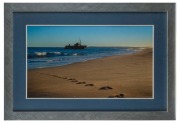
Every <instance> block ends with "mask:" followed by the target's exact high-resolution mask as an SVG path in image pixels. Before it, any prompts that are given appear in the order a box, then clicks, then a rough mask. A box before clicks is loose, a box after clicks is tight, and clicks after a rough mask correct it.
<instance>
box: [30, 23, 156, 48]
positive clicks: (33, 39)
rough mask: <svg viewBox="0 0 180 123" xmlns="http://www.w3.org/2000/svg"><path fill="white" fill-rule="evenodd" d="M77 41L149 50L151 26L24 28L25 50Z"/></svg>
mask: <svg viewBox="0 0 180 123" xmlns="http://www.w3.org/2000/svg"><path fill="white" fill-rule="evenodd" d="M79 38H80V39H81V41H82V44H85V45H87V46H117V47H118V46H129V47H152V41H153V27H152V26H27V43H28V47H64V46H65V45H67V44H75V43H76V42H78V40H79Z"/></svg>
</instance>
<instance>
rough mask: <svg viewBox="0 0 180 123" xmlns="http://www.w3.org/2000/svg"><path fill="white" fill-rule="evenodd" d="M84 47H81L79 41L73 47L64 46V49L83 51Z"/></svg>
mask: <svg viewBox="0 0 180 123" xmlns="http://www.w3.org/2000/svg"><path fill="white" fill-rule="evenodd" d="M86 47H87V46H86V45H81V40H80V39H79V42H77V43H75V44H74V45H71V44H69V45H66V46H65V47H64V49H85V48H86Z"/></svg>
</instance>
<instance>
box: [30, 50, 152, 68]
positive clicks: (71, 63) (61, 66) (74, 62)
mask: <svg viewBox="0 0 180 123" xmlns="http://www.w3.org/2000/svg"><path fill="white" fill-rule="evenodd" d="M145 49H149V48H144V49H141V50H139V51H136V52H134V53H127V54H119V55H113V56H104V57H101V58H95V59H90V60H86V61H82V62H74V63H70V64H65V65H62V66H48V67H41V68H32V69H28V68H27V70H36V69H46V68H57V67H63V66H67V65H73V64H77V63H84V62H88V61H92V60H97V59H103V58H107V57H114V56H124V55H131V54H136V53H139V52H142V51H143V50H145Z"/></svg>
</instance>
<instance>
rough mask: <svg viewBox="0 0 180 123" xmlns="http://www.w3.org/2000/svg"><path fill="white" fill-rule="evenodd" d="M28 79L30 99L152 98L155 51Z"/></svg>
mask: <svg viewBox="0 0 180 123" xmlns="http://www.w3.org/2000/svg"><path fill="white" fill-rule="evenodd" d="M27 75H28V79H27V80H28V81H27V96H28V98H152V95H153V89H152V86H153V81H152V49H151V48H148V49H144V50H142V51H140V52H138V53H134V54H128V55H119V56H111V57H105V58H100V59H95V60H90V61H86V62H81V63H75V64H71V65H66V66H61V67H51V68H41V69H33V70H28V73H27Z"/></svg>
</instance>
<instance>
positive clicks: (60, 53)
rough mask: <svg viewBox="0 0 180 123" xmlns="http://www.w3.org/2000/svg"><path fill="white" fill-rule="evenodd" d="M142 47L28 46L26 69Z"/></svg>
mask: <svg viewBox="0 0 180 123" xmlns="http://www.w3.org/2000/svg"><path fill="white" fill-rule="evenodd" d="M139 50H142V48H130V47H87V48H86V49H83V50H74V49H64V48H63V47H28V51H27V66H28V69H35V68H46V67H55V66H63V65H67V64H72V63H77V62H85V61H88V60H92V59H97V58H103V57H107V56H114V55H124V54H131V53H135V52H137V51H139Z"/></svg>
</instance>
